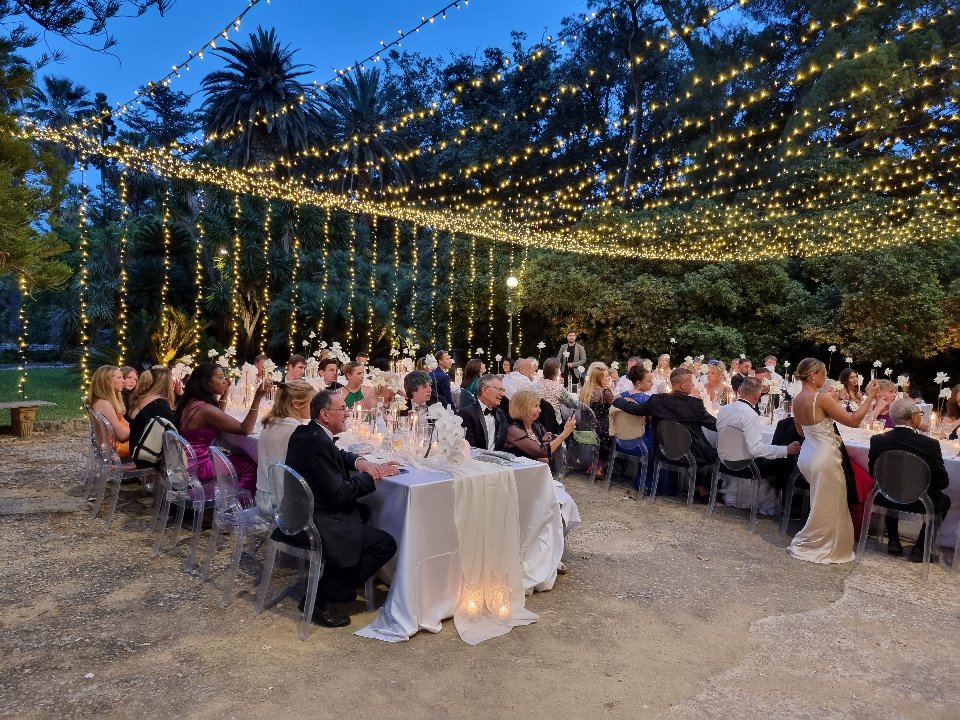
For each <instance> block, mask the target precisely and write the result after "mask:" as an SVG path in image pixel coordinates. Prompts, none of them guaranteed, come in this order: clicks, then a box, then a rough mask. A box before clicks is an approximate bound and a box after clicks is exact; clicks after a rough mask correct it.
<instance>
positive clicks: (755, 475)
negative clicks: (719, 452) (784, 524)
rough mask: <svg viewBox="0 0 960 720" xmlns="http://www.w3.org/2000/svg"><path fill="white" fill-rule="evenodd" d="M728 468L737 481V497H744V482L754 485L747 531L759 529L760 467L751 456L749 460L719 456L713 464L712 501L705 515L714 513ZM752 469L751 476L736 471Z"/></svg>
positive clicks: (707, 516) (709, 515)
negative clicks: (720, 487)
mask: <svg viewBox="0 0 960 720" xmlns="http://www.w3.org/2000/svg"><path fill="white" fill-rule="evenodd" d="M724 468H726V469H727V470H729V471H730V472H731V473H733V474H731V475H730V477H732V478H733V479H735V480H736V481H737V498H741V497H743V490H742V487H743V483H745V482H747V483H750V484H751V485H752V486H753V498H752V499H751V500H750V519H749V520H747V532H749V533H752V532H754V531H755V530H756V529H757V510H758V508H759V506H760V482H761V480H762V478H761V476H760V468H758V467H757V463H756V462H755V461H754V460H753V459H752V458H749V459H747V460H724V459H722V458H718V459H717V462H715V463H714V464H713V478H712V479H711V481H710V501H709V502H708V503H707V510H706V514H705V517H706V518H707V519H709V518H710V517H711V516H712V515H713V509H714V506H715V505H716V503H717V490H718V488H719V486H720V477H721V476H722V475H723V474H724V473H723V470H724ZM747 469H749V470H750V477H748V478H745V477H740V476H739V475H737V474H736V473H740V472H743V471H744V470H747Z"/></svg>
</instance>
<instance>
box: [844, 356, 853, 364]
mask: <svg viewBox="0 0 960 720" xmlns="http://www.w3.org/2000/svg"><path fill="white" fill-rule="evenodd" d="M844 362H845V363H846V364H847V365H851V364H852V363H853V358H852V357H848V358H845V359H844Z"/></svg>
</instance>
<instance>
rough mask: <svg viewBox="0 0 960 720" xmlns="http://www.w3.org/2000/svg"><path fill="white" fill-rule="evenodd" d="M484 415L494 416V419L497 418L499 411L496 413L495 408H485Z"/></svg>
mask: <svg viewBox="0 0 960 720" xmlns="http://www.w3.org/2000/svg"><path fill="white" fill-rule="evenodd" d="M483 414H484V415H493V416H494V417H496V414H497V411H496V409H494V408H488V407H485V408H484V409H483Z"/></svg>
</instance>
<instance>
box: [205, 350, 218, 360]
mask: <svg viewBox="0 0 960 720" xmlns="http://www.w3.org/2000/svg"><path fill="white" fill-rule="evenodd" d="M219 354H220V352H219V351H218V350H214V349H213V348H210V349H209V350H207V357H208V358H215V357H216V356H217V355H219Z"/></svg>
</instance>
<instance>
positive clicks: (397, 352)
mask: <svg viewBox="0 0 960 720" xmlns="http://www.w3.org/2000/svg"><path fill="white" fill-rule="evenodd" d="M399 354H400V351H399V350H397V349H396V348H390V357H396V356H397V355H399Z"/></svg>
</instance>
